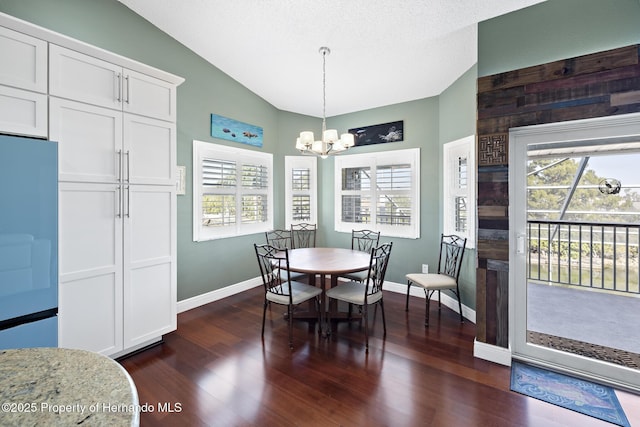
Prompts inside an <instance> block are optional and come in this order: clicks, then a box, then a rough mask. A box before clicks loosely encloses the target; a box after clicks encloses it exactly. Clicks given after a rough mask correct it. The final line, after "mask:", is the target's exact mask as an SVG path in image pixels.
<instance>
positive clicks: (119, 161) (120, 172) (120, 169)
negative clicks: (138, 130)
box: [116, 150, 122, 182]
mask: <svg viewBox="0 0 640 427" xmlns="http://www.w3.org/2000/svg"><path fill="white" fill-rule="evenodd" d="M116 155H117V156H118V159H117V162H118V173H117V177H116V180H117V181H118V182H122V150H118V151H117V152H116Z"/></svg>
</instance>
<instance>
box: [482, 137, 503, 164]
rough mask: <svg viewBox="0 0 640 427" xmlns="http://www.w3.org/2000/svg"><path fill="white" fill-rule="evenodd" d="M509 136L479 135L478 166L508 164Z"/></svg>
mask: <svg viewBox="0 0 640 427" xmlns="http://www.w3.org/2000/svg"><path fill="white" fill-rule="evenodd" d="M508 146H509V134H506V133H497V134H493V135H481V136H480V137H479V138H478V166H494V165H506V164H507V163H509V148H508Z"/></svg>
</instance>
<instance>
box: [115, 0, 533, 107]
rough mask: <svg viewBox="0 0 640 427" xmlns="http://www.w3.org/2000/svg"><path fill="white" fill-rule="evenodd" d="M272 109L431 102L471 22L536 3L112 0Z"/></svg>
mask: <svg viewBox="0 0 640 427" xmlns="http://www.w3.org/2000/svg"><path fill="white" fill-rule="evenodd" d="M119 1H120V2H121V3H122V4H124V5H125V6H127V7H129V8H130V9H131V10H133V11H134V12H136V13H137V14H139V15H141V16H142V17H144V18H145V19H147V20H148V21H149V22H151V23H152V24H154V25H155V26H156V27H158V28H160V29H161V30H162V31H164V32H166V33H167V34H169V35H170V36H172V37H173V38H174V39H176V40H177V41H179V42H180V43H182V44H184V45H185V46H187V47H189V48H190V49H191V50H193V51H194V52H196V53H197V54H198V55H200V56H201V57H203V58H204V59H206V60H207V61H208V62H210V63H211V64H213V65H214V66H216V67H217V68H219V69H220V70H222V71H223V72H225V73H226V74H228V75H229V76H231V77H232V78H233V79H235V80H237V81H238V82H240V83H241V84H242V85H244V86H245V87H247V88H248V89H250V90H251V91H252V92H254V93H256V94H257V95H259V96H261V97H262V98H263V99H265V100H266V101H267V102H269V103H270V104H272V105H274V106H275V107H276V108H278V109H281V110H285V111H291V112H295V113H300V114H306V115H310V116H316V117H321V116H322V55H320V53H319V52H318V49H319V48H320V47H321V46H327V47H329V48H330V49H331V54H330V55H328V56H327V57H326V85H327V86H326V92H327V93H326V115H327V116H328V117H330V116H334V115H338V114H344V113H350V112H354V111H360V110H366V109H369V108H374V107H380V106H384V105H390V104H395V103H399V102H405V101H410V100H415V99H420V98H425V97H429V96H435V95H439V94H440V93H441V92H442V91H443V90H444V89H446V88H447V87H448V86H449V85H450V84H451V83H453V82H454V81H455V80H456V79H457V78H459V77H460V76H461V75H462V74H463V73H464V72H466V71H467V70H468V69H469V68H470V67H471V66H473V64H475V63H476V62H477V52H476V47H477V23H478V22H480V21H483V20H486V19H489V18H492V17H495V16H499V15H502V14H505V13H508V12H511V11H514V10H518V9H521V8H524V7H527V6H530V5H533V4H536V3H540V2H542V1H544V0H404V1H403V0H342V1H340V0H119Z"/></svg>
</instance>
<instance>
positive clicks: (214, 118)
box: [211, 114, 262, 147]
mask: <svg viewBox="0 0 640 427" xmlns="http://www.w3.org/2000/svg"><path fill="white" fill-rule="evenodd" d="M211 136H212V137H214V138H220V139H226V140H228V141H235V142H240V143H242V144H249V145H253V146H254V147H262V128H261V127H260V126H254V125H250V124H248V123H243V122H239V121H237V120H234V119H230V118H228V117H224V116H219V115H217V114H211Z"/></svg>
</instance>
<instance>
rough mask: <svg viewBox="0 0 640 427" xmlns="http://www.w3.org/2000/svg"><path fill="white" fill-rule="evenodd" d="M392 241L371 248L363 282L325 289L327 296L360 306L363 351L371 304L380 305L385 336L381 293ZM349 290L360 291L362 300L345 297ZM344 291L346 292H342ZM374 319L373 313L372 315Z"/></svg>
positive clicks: (366, 347)
mask: <svg viewBox="0 0 640 427" xmlns="http://www.w3.org/2000/svg"><path fill="white" fill-rule="evenodd" d="M392 247H393V242H389V243H384V244H382V245H380V246H378V247H374V248H372V249H371V261H370V262H369V273H368V275H367V280H366V281H365V282H359V281H352V282H348V283H344V284H339V285H338V286H336V287H335V288H331V289H329V290H327V291H326V295H327V297H329V298H333V299H337V300H341V301H346V302H348V303H349V304H355V305H358V306H360V307H361V308H362V318H363V320H364V336H365V352H367V353H368V352H369V319H368V312H369V310H368V307H369V305H371V304H376V308H377V306H378V305H380V309H381V311H382V327H383V331H384V336H385V337H386V336H387V322H386V319H385V315H384V299H383V294H382V287H383V285H384V277H385V275H386V273H387V265H388V264H389V257H390V256H391V248H392ZM350 290H355V291H356V292H357V291H360V290H361V291H362V292H363V294H362V295H363V299H362V301H358V302H355V301H354V300H352V299H350V298H348V297H347V298H345V296H344V295H345V294H346V295H347V296H348V295H349V294H350V293H351V292H349V291H350ZM342 291H346V292H342ZM327 318H328V321H329V324H331V313H328V315H327ZM374 319H375V315H374Z"/></svg>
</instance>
